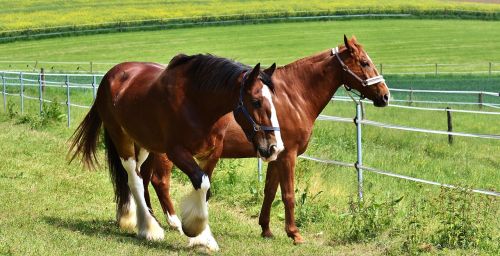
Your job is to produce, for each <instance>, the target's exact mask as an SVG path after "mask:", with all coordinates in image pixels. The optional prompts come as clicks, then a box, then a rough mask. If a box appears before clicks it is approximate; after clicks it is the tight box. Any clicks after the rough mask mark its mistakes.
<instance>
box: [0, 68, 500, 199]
mask: <svg viewBox="0 0 500 256" xmlns="http://www.w3.org/2000/svg"><path fill="white" fill-rule="evenodd" d="M0 76H1V83H2V96H3V105H4V111H6V110H7V106H6V103H7V96H11V97H14V96H15V97H19V98H20V110H21V113H24V102H25V100H33V101H39V104H40V106H39V111H40V113H41V112H42V111H43V103H44V102H49V103H50V102H54V101H52V100H48V99H47V95H46V93H47V91H48V90H49V89H54V90H59V91H58V93H59V94H60V93H61V90H64V91H65V96H66V101H56V102H57V103H59V104H63V105H65V106H66V108H67V112H66V115H67V126H68V127H69V126H70V121H71V108H72V107H76V108H83V109H88V108H90V105H91V104H92V102H93V100H94V99H95V97H96V92H97V87H98V85H99V82H100V80H101V79H102V77H103V75H102V74H44V73H33V72H12V71H0ZM75 90H79V91H77V92H75ZM82 90H83V92H86V93H83V94H82ZM391 91H400V92H418V93H451V94H472V95H474V94H480V95H488V96H492V97H500V94H499V93H497V92H487V91H444V90H442V91H438V90H408V89H391ZM30 93H31V94H30ZM79 94H82V95H79ZM35 95H36V96H35ZM90 95H91V96H90ZM73 98H77V100H80V101H77V102H72V99H73ZM332 100H334V101H352V99H351V98H348V97H345V96H335V97H333V98H332ZM392 101H396V102H409V101H407V100H397V99H393V100H392ZM360 102H364V103H369V102H368V101H360ZM360 102H358V103H357V104H356V113H357V114H356V117H355V118H354V119H352V118H346V117H337V116H328V115H320V116H319V117H318V118H317V120H318V121H334V122H346V123H351V122H353V121H354V123H355V125H356V129H357V145H356V146H357V149H358V156H357V162H356V163H346V162H341V161H336V160H328V159H320V158H316V157H312V156H306V155H302V156H300V157H301V158H304V159H308V160H311V161H315V162H320V163H325V164H335V165H339V166H344V167H354V168H356V170H357V172H358V194H359V197H360V199H362V197H363V170H365V171H369V172H372V173H376V174H380V175H385V176H390V177H395V178H399V179H405V180H410V181H414V182H420V183H425V184H431V185H439V186H443V187H450V188H455V187H456V186H454V185H450V184H444V183H439V182H435V181H429V180H424V179H420V178H415V177H410V176H405V175H401V174H396V173H392V172H389V171H386V170H379V169H376V168H373V167H369V166H365V165H363V164H362V150H361V148H362V145H361V132H362V130H361V127H362V125H367V126H374V127H380V128H385V129H397V130H403V131H409V132H420V133H429V134H440V135H448V136H462V137H473V138H481V139H490V140H500V135H495V134H474V133H464V132H453V131H451V130H450V129H449V130H448V131H442V130H431V129H422V128H416V127H407V126H400V125H394V124H387V123H381V122H377V121H372V120H366V119H363V118H362V116H363V115H362V114H361V113H362V107H361V106H362V104H361V103H360ZM413 102H418V101H413ZM423 102H428V103H430V102H432V103H436V104H449V103H450V102H439V101H423ZM454 103H456V104H465V105H468V104H473V105H478V104H482V105H484V106H487V107H492V108H493V109H496V108H500V104H499V103H491V102H454ZM389 106H390V107H396V108H406V109H413V110H418V111H446V112H448V113H451V112H460V113H468V114H475V115H500V112H496V111H474V110H464V109H449V108H443V109H442V108H429V107H414V106H403V105H392V104H391V105H389ZM261 168H262V164H261V163H260V162H259V165H258V169H259V180H261V177H262V174H261V173H262V170H261ZM472 191H473V192H475V193H481V194H486V195H492V196H500V193H498V192H496V191H489V190H484V189H473V190H472Z"/></svg>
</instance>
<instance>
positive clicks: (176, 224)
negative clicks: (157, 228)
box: [167, 213, 184, 235]
mask: <svg viewBox="0 0 500 256" xmlns="http://www.w3.org/2000/svg"><path fill="white" fill-rule="evenodd" d="M167 223H168V225H169V226H170V228H171V229H176V230H177V231H179V233H181V235H184V233H183V232H182V224H181V220H180V219H179V218H178V217H177V215H175V214H174V215H170V214H168V213H167Z"/></svg>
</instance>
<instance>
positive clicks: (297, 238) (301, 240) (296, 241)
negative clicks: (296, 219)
mask: <svg viewBox="0 0 500 256" xmlns="http://www.w3.org/2000/svg"><path fill="white" fill-rule="evenodd" d="M305 242H306V240H304V238H302V236H301V235H299V234H297V235H295V237H294V238H293V244H294V245H299V244H303V243H305Z"/></svg>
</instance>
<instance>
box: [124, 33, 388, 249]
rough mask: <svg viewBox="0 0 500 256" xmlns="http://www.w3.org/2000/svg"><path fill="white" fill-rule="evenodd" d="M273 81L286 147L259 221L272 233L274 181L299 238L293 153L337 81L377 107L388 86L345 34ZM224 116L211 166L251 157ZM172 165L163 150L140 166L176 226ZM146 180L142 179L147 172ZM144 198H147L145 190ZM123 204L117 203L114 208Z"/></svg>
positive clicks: (291, 232)
mask: <svg viewBox="0 0 500 256" xmlns="http://www.w3.org/2000/svg"><path fill="white" fill-rule="evenodd" d="M272 69H274V68H272ZM273 82H274V86H275V88H276V95H274V97H273V101H274V105H275V107H276V110H277V111H278V113H280V116H279V123H280V124H281V135H282V138H283V142H284V144H285V150H284V151H283V152H282V153H281V154H280V155H279V156H278V158H277V160H276V161H273V162H271V163H269V165H268V169H267V175H266V184H265V190H264V193H265V195H264V202H263V204H262V209H261V213H260V218H259V224H260V225H261V227H262V236H264V237H271V236H272V233H271V230H270V228H269V217H270V212H271V204H272V202H273V200H274V197H275V195H276V191H277V188H278V184H279V185H280V187H281V194H282V201H283V203H284V205H285V222H286V224H285V230H286V233H287V234H288V236H289V237H291V238H292V239H293V241H294V243H302V242H303V241H304V240H303V238H302V236H301V235H300V233H299V230H298V228H297V226H296V225H295V218H294V205H295V194H294V169H295V162H296V158H297V156H298V155H300V154H302V153H303V152H304V151H305V150H306V148H307V145H308V142H309V139H310V137H311V133H312V130H313V125H314V121H315V120H316V118H317V117H318V115H319V114H320V113H321V111H322V110H323V108H324V107H325V106H326V105H327V104H328V102H329V101H330V99H331V97H332V96H333V95H334V94H335V92H336V91H337V89H338V88H339V87H340V86H342V85H345V86H346V87H347V88H348V89H351V88H352V89H355V90H357V91H358V92H360V93H361V95H362V96H363V97H366V98H368V99H370V100H372V101H373V102H374V105H375V106H377V107H384V106H386V105H387V104H388V102H389V89H388V88H387V86H386V84H385V82H384V80H383V78H382V76H380V75H379V73H378V71H377V69H376V68H375V65H374V64H373V63H372V61H371V59H370V57H369V56H368V54H367V53H366V52H365V50H364V49H363V47H362V46H361V45H360V44H358V42H357V41H356V39H355V38H354V37H353V38H352V39H350V40H348V39H347V38H346V37H345V36H344V45H343V46H340V47H339V48H337V47H336V48H334V49H328V50H325V51H322V52H320V53H318V54H315V55H313V56H310V57H306V58H303V59H300V60H298V61H295V62H293V63H290V64H288V65H286V66H284V67H279V68H278V69H276V72H275V73H274V75H273ZM224 118H228V119H230V120H231V121H230V123H229V127H228V128H227V130H226V132H225V134H224V135H223V136H224V137H223V143H224V147H223V150H222V152H221V153H220V154H221V155H217V156H216V157H213V158H211V159H209V161H211V162H212V166H214V165H215V163H214V162H216V161H217V159H219V157H223V158H246V157H255V151H254V150H253V147H252V145H251V144H249V143H248V142H246V139H245V135H244V133H243V131H242V130H241V128H239V126H238V125H237V123H236V122H235V120H234V119H233V116H232V115H231V114H229V115H227V116H226V117H224ZM171 168H172V163H171V162H170V161H169V160H168V158H167V157H166V155H154V156H151V157H150V159H148V160H147V161H146V163H145V164H144V165H143V168H142V169H141V172H142V175H143V177H150V178H151V181H152V184H153V187H154V188H155V191H156V193H157V195H158V198H159V199H160V203H161V206H162V208H163V211H164V212H165V214H166V216H167V221H168V223H169V224H170V225H171V226H172V227H179V221H178V219H177V217H176V216H175V210H174V207H173V203H172V201H171V199H170V195H169V188H170V187H169V184H170V175H171ZM212 171H213V169H211V170H208V171H207V174H208V175H209V176H211V174H212ZM145 181H146V182H147V180H146V178H145ZM126 198H128V197H126ZM146 198H147V199H148V204H149V194H148V193H147V191H146ZM125 207H126V205H125ZM125 207H123V205H120V206H119V209H124V208H125ZM123 212H128V211H127V210H124V211H123ZM118 218H120V213H119V214H118ZM192 243H202V244H203V243H205V244H206V241H205V242H204V241H193V240H192Z"/></svg>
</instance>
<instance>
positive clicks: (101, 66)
mask: <svg viewBox="0 0 500 256" xmlns="http://www.w3.org/2000/svg"><path fill="white" fill-rule="evenodd" d="M281 57H283V56H281ZM294 58H295V57H294ZM264 64H265V63H264ZM268 64H270V63H268ZM114 65H116V63H111V62H97V61H88V62H77V61H44V60H21V61H19V60H15V61H13V60H12V61H11V60H2V61H0V69H2V70H9V71H21V70H23V71H26V72H38V71H39V70H40V69H41V68H43V69H44V70H46V71H47V72H62V73H64V72H74V73H96V74H100V73H104V72H106V71H107V70H109V69H110V68H111V67H113V66H114ZM163 65H167V64H163ZM378 69H379V71H380V73H381V74H384V75H409V74H411V75H443V74H479V75H490V76H491V75H498V74H500V63H499V62H483V63H417V64H405V63H392V64H391V63H386V64H385V63H380V64H378Z"/></svg>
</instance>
